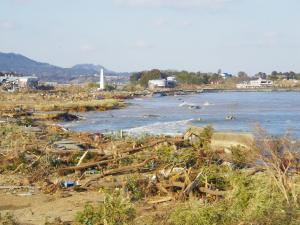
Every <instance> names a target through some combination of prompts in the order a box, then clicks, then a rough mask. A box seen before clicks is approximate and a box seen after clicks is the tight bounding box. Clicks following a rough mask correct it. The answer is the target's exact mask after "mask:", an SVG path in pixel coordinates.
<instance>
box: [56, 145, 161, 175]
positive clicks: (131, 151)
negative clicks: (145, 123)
mask: <svg viewBox="0 0 300 225" xmlns="http://www.w3.org/2000/svg"><path fill="white" fill-rule="evenodd" d="M162 142H164V141H157V142H155V143H153V144H151V145H147V146H144V147H140V148H134V149H129V150H124V151H120V152H118V154H129V155H131V154H134V153H137V152H140V151H142V150H144V149H147V148H151V147H154V146H156V145H158V144H160V143H162ZM113 157H114V155H113V154H110V155H105V156H103V157H101V159H100V161H98V162H91V163H83V164H81V165H80V166H79V165H78V166H70V167H65V168H61V169H59V171H58V173H59V174H62V175H63V174H64V172H65V171H76V170H84V169H88V168H91V167H95V166H101V165H105V164H107V163H110V162H114V161H119V160H121V159H124V158H127V157H128V156H125V157H120V158H116V159H112V158H113Z"/></svg>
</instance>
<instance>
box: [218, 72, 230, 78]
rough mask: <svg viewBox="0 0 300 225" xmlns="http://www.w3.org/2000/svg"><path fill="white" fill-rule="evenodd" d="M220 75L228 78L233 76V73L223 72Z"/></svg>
mask: <svg viewBox="0 0 300 225" xmlns="http://www.w3.org/2000/svg"><path fill="white" fill-rule="evenodd" d="M220 75H221V77H222V78H223V79H228V78H231V77H232V74H230V73H221V74H220Z"/></svg>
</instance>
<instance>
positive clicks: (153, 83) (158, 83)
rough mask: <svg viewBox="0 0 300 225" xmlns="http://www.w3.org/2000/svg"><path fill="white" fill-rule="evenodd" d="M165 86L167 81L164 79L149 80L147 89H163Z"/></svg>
mask: <svg viewBox="0 0 300 225" xmlns="http://www.w3.org/2000/svg"><path fill="white" fill-rule="evenodd" d="M166 85H167V80H165V79H157V80H149V82H148V87H149V88H150V89H155V88H165V87H166Z"/></svg>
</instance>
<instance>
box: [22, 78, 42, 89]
mask: <svg viewBox="0 0 300 225" xmlns="http://www.w3.org/2000/svg"><path fill="white" fill-rule="evenodd" d="M17 79H18V81H19V82H18V84H19V88H25V89H27V88H28V89H36V88H37V87H38V85H39V79H38V78H37V77H34V76H32V77H18V78H17Z"/></svg>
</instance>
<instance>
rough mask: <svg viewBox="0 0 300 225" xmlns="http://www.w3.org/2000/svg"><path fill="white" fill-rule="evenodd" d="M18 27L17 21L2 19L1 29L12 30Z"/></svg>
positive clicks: (0, 22)
mask: <svg viewBox="0 0 300 225" xmlns="http://www.w3.org/2000/svg"><path fill="white" fill-rule="evenodd" d="M15 27H16V25H15V23H13V22H12V21H0V29H1V30H12V29H14V28H15Z"/></svg>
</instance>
